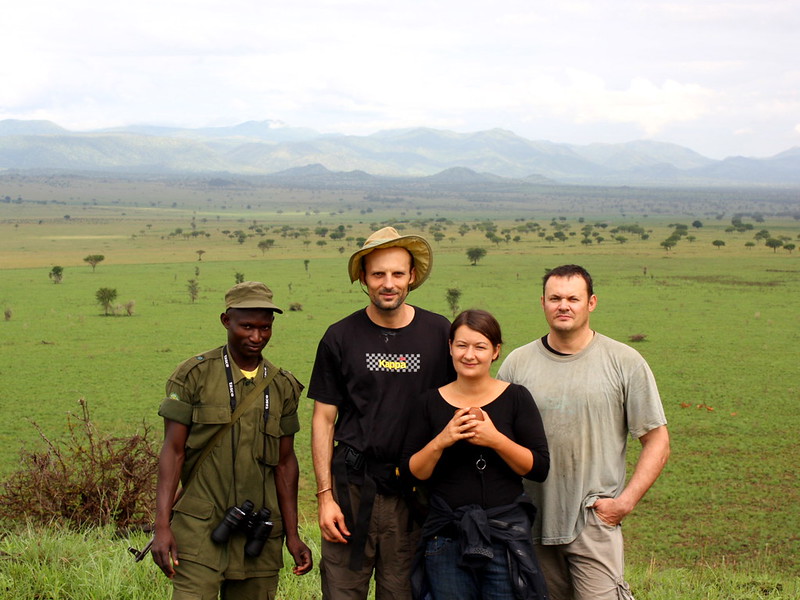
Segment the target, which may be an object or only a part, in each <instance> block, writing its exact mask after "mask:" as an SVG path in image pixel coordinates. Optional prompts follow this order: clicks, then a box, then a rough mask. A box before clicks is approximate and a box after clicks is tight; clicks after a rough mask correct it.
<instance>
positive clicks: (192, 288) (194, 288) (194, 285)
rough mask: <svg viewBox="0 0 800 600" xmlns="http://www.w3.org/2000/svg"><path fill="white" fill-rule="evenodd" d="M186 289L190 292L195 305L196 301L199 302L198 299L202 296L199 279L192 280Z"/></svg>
mask: <svg viewBox="0 0 800 600" xmlns="http://www.w3.org/2000/svg"><path fill="white" fill-rule="evenodd" d="M186 289H187V290H189V297H190V298H191V299H192V302H193V303H194V301H195V300H197V297H198V296H199V295H200V284H199V283H198V281H197V279H190V280H189V281H188V282H187V283H186Z"/></svg>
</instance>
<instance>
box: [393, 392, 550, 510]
mask: <svg viewBox="0 0 800 600" xmlns="http://www.w3.org/2000/svg"><path fill="white" fill-rule="evenodd" d="M481 408H482V409H483V410H484V411H485V412H486V413H488V414H489V416H490V417H491V419H492V422H493V423H494V425H495V427H496V428H497V429H498V431H500V432H501V433H503V434H505V435H506V436H507V437H509V438H510V439H512V440H513V441H515V442H516V443H518V444H519V445H521V446H524V447H525V448H528V449H529V450H531V452H532V453H533V468H532V469H531V470H530V472H529V473H527V474H525V475H524V477H525V478H526V479H531V480H533V481H544V480H545V478H546V477H547V472H548V471H549V469H550V455H549V452H548V450H547V438H546V437H545V433H544V426H543V425H542V418H541V416H540V415H539V409H538V408H537V407H536V403H535V402H534V401H533V398H532V397H531V394H530V392H528V390H527V389H526V388H525V387H523V386H521V385H517V384H513V383H512V384H509V386H508V387H507V388H506V389H505V390H504V391H503V392H502V393H501V394H500V395H499V396H498V397H497V398H495V399H494V400H492V401H491V402H490V403H489V404H486V405H484V406H482V407H481ZM456 410H457V409H456V407H454V406H453V405H451V404H448V403H447V401H446V400H445V399H444V398H443V397H442V395H441V394H440V393H439V390H438V389H434V390H429V391H427V392H425V393H424V394H423V395H422V396H420V397H419V398H417V399H416V400H415V405H414V408H413V411H412V413H411V419H410V421H409V431H408V435H407V437H406V442H405V445H404V448H403V466H404V468H405V470H406V472H409V471H408V461H409V459H410V458H411V456H412V455H413V454H414V453H416V452H417V451H419V450H421V449H422V448H423V447H425V445H426V444H427V443H428V442H430V441H431V440H432V439H433V438H434V437H436V435H438V434H439V432H441V431H442V429H444V427H445V425H446V424H447V423H448V422H449V421H450V419H452V418H453V413H454V412H455V411H456ZM481 466H483V467H484V468H483V470H481V469H480V468H479V467H481ZM425 484H426V486H427V487H428V489H429V491H430V493H431V494H436V495H438V496H440V497H441V498H442V499H443V500H444V501H445V502H446V503H447V504H448V505H449V506H450V507H451V508H452V509H455V508H457V507H459V506H464V505H466V504H477V505H480V506H482V507H483V508H491V507H495V506H501V505H504V504H511V503H513V502H514V501H515V500H516V499H517V498H518V497H519V495H520V494H522V492H523V490H522V478H521V477H520V476H519V475H517V474H516V473H515V472H514V471H513V470H512V469H511V467H509V466H508V464H506V462H505V461H504V460H503V459H502V458H501V457H500V456H499V455H498V454H497V453H496V452H495V451H494V450H492V449H490V448H487V447H484V446H476V445H474V444H470V443H469V442H468V441H466V440H460V441H458V442H456V443H455V444H453V445H452V446H450V447H449V448H446V449H445V450H444V452H443V453H442V456H441V458H440V459H439V462H438V463H437V464H436V467H435V468H434V470H433V474H432V475H431V477H430V479H428V480H427V481H426V482H425Z"/></svg>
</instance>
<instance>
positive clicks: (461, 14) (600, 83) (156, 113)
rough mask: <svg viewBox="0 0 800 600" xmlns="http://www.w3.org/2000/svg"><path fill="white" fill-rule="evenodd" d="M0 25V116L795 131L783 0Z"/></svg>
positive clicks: (80, 6)
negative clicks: (770, 1)
mask: <svg viewBox="0 0 800 600" xmlns="http://www.w3.org/2000/svg"><path fill="white" fill-rule="evenodd" d="M3 20H4V27H3V31H4V33H3V35H2V36H0V52H2V54H3V56H4V57H7V59H6V60H3V61H2V62H0V81H3V85H2V86H0V118H3V117H14V118H34V117H36V118H49V119H51V120H54V121H56V122H58V123H59V124H62V125H65V126H68V127H80V128H87V127H92V126H109V125H117V124H126V123H132V122H154V123H160V124H177V125H189V126H197V125H205V124H223V123H229V124H230V123H236V122H241V121H244V120H249V119H273V120H281V121H284V122H287V123H288V124H290V125H294V126H309V127H314V128H317V129H320V130H322V131H333V130H341V131H344V132H345V133H371V132H372V131H375V130H377V129H384V128H390V127H398V126H400V127H407V126H433V127H447V128H456V129H459V130H462V131H463V130H476V129H479V128H488V127H494V126H502V127H505V128H508V129H511V130H513V131H517V132H518V133H521V134H523V135H528V136H534V137H539V136H540V135H541V134H547V135H548V136H550V137H551V138H552V139H553V140H554V141H571V142H573V143H586V142H590V141H595V139H597V138H599V137H602V138H603V141H623V140H627V139H629V138H630V137H631V136H636V135H639V136H650V137H653V136H658V137H659V138H660V139H665V140H666V141H676V143H682V144H684V145H688V146H690V147H693V148H695V149H698V150H700V151H704V152H706V153H709V154H712V155H726V154H728V153H731V154H732V153H737V154H754V153H765V152H766V153H769V152H770V151H774V152H777V151H780V150H781V149H784V148H785V147H786V146H787V145H789V144H796V143H797V140H796V122H797V114H798V113H800V98H799V97H798V92H797V91H796V90H798V89H800V72H799V71H798V70H797V68H796V58H795V57H796V56H798V55H800V41H799V40H800V36H797V35H796V31H797V30H798V29H800V0H783V1H781V2H774V3H767V4H764V3H755V2H752V1H751V0H739V1H737V0H728V1H725V2H705V1H702V0H701V1H691V2H690V1H689V0H674V1H671V2H670V1H664V2H659V1H657V2H647V3H642V2H636V1H634V0H596V1H594V2H589V1H586V0H574V1H565V2H557V3H548V4H545V3H531V2H530V1H529V0H497V1H495V2H492V3H487V2H485V1H483V0H461V1H460V2H456V0H439V1H438V2H434V3H431V2H424V1H423V0H407V2H404V3H402V4H397V3H396V2H389V1H388V0H297V1H295V2H280V3H279V2H262V1H260V0H229V2H226V3H224V4H220V3H219V2H218V1H217V0H192V1H189V0H141V1H140V2H137V3H122V4H120V3H109V2H107V1H105V0H104V1H102V2H101V1H100V0H75V1H74V2H70V3H69V4H64V3H63V2H56V1H55V0H33V1H32V2H27V3H15V4H14V5H13V6H10V7H8V8H7V9H4V14H3ZM740 130H741V131H744V130H748V131H750V132H751V133H749V134H748V135H742V134H740V135H736V134H735V132H736V131H740ZM776 132H777V133H776ZM559 136H564V137H569V138H570V139H562V138H560V137H559ZM745 143H746V144H749V145H750V146H749V147H747V146H744V145H743V144H745ZM738 144H741V145H738ZM748 148H752V151H751V150H748Z"/></svg>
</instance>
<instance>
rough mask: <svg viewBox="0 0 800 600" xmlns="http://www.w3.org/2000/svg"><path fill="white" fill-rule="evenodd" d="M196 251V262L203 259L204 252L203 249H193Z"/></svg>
mask: <svg viewBox="0 0 800 600" xmlns="http://www.w3.org/2000/svg"><path fill="white" fill-rule="evenodd" d="M195 252H196V253H197V262H201V261H202V260H203V254H205V253H206V251H205V250H195Z"/></svg>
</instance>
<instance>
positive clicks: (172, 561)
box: [150, 527, 180, 579]
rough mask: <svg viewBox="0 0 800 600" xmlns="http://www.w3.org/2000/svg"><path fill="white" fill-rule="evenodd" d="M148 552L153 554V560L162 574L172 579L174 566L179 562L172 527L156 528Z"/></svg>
mask: <svg viewBox="0 0 800 600" xmlns="http://www.w3.org/2000/svg"><path fill="white" fill-rule="evenodd" d="M150 553H151V554H152V555H153V562H154V563H156V564H157V565H158V568H159V569H161V571H162V572H163V573H164V575H166V576H167V577H168V578H170V579H172V578H173V577H174V576H175V567H177V566H178V565H179V564H180V563H179V562H178V544H176V543H175V536H173V535H172V529H170V528H169V527H167V528H166V529H161V530H159V529H156V534H155V537H154V538H153V545H152V546H151V547H150Z"/></svg>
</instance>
